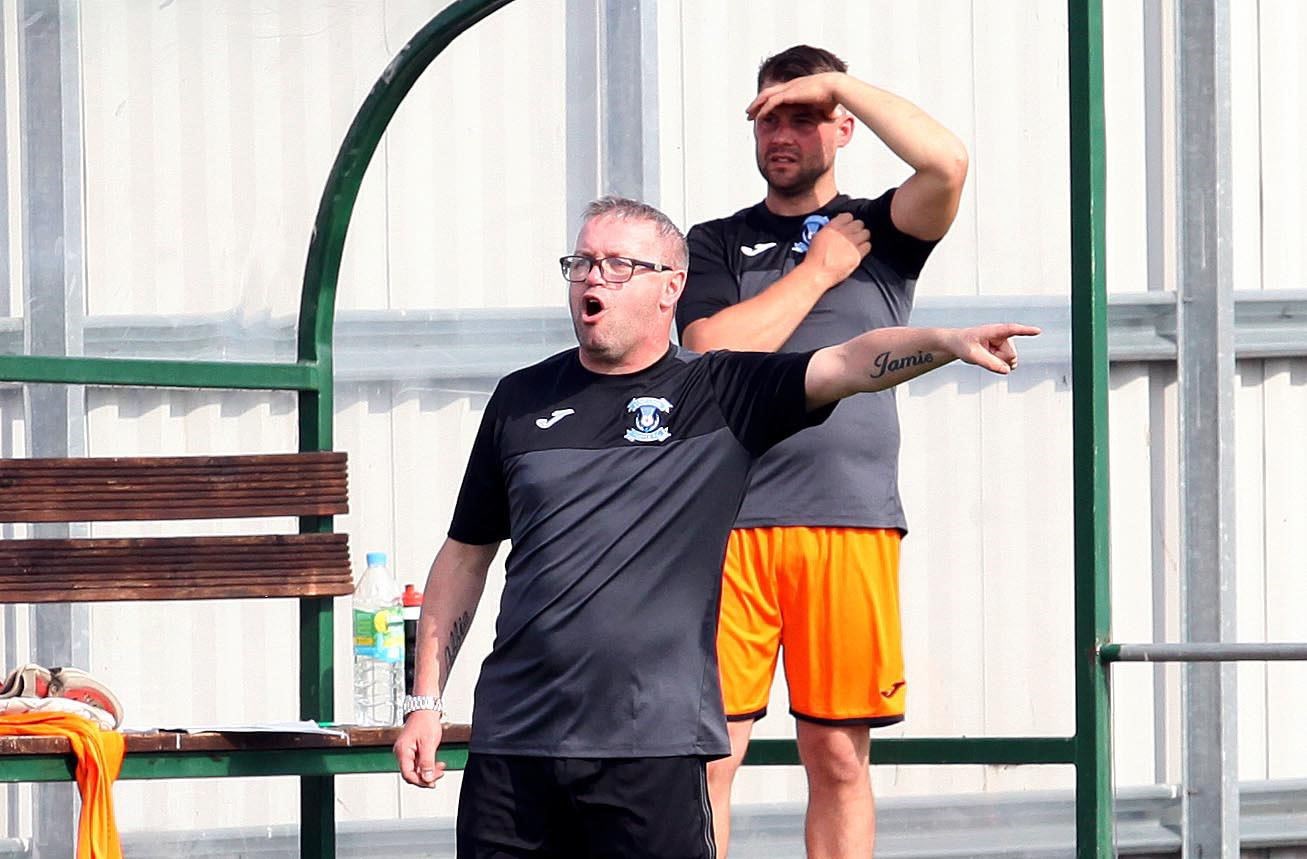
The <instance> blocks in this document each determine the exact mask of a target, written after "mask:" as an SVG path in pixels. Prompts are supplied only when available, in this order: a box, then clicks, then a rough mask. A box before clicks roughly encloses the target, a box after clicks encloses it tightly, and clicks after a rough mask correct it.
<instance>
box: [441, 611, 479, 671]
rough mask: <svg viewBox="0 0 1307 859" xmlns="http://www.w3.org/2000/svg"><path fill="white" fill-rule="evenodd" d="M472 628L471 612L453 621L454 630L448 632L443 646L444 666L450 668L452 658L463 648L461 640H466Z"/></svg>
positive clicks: (466, 612) (452, 662)
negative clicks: (447, 638)
mask: <svg viewBox="0 0 1307 859" xmlns="http://www.w3.org/2000/svg"><path fill="white" fill-rule="evenodd" d="M471 626H472V612H470V611H465V612H463V614H462V616H461V617H459V619H458V620H456V621H454V628H453V629H451V630H450V631H449V641H448V642H447V643H446V644H445V665H446V666H452V665H453V664H454V657H456V656H458V651H459V650H461V649H462V647H463V639H465V638H467V631H468V629H470V628H471Z"/></svg>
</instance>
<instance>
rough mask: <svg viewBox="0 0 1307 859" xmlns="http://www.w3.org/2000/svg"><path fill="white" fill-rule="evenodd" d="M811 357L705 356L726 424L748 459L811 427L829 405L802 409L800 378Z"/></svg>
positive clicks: (828, 411) (823, 417) (804, 401)
mask: <svg viewBox="0 0 1307 859" xmlns="http://www.w3.org/2000/svg"><path fill="white" fill-rule="evenodd" d="M812 355H813V353H812V352H727V351H722V352H710V353H708V354H707V355H705V356H704V357H703V359H702V360H705V361H709V362H711V363H710V364H709V367H710V369H709V374H710V376H711V379H712V385H713V390H714V392H715V393H716V395H717V402H718V405H719V407H720V408H721V410H722V415H723V416H724V417H725V419H726V423H727V425H728V426H729V427H730V428H731V431H732V432H733V433H734V434H735V437H736V438H738V439H739V440H740V443H741V444H743V445H744V446H745V448H746V449H748V451H749V452H750V453H752V454H753V455H754V456H760V455H761V454H763V453H765V452H766V451H767V450H768V448H770V447H771V446H772V445H774V444H777V443H779V442H781V441H784V440H785V439H787V438H789V437H790V436H792V435H794V434H795V433H796V432H798V431H799V430H802V429H806V428H807V427H811V426H816V425H817V424H820V423H821V422H822V421H824V420H826V418H828V417H829V416H830V414H831V412H832V411H834V410H835V405H836V404H835V403H831V404H829V405H826V406H823V407H821V408H819V409H815V410H813V411H809V410H808V404H807V401H808V398H807V387H806V378H807V374H808V362H809V361H810V360H812Z"/></svg>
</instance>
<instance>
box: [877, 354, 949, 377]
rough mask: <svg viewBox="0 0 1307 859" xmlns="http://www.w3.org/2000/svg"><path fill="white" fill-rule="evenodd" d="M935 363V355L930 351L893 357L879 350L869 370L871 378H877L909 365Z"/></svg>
mask: <svg viewBox="0 0 1307 859" xmlns="http://www.w3.org/2000/svg"><path fill="white" fill-rule="evenodd" d="M933 363H935V356H934V354H932V353H930V352H918V353H917V354H915V355H903V356H900V357H894V356H893V355H890V353H888V352H881V353H880V354H879V355H877V356H876V360H875V361H873V362H872V364H873V366H874V369H873V370H872V371H871V378H873V379H879V378H880V377H881V376H884V375H885V374H886V373H893V372H896V371H898V370H906V369H907V368H909V367H916V366H918V365H920V364H933Z"/></svg>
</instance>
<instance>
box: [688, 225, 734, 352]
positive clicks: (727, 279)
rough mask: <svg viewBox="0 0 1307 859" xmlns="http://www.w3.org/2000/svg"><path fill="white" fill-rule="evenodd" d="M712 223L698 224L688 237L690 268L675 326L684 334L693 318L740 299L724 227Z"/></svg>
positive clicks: (707, 315)
mask: <svg viewBox="0 0 1307 859" xmlns="http://www.w3.org/2000/svg"><path fill="white" fill-rule="evenodd" d="M713 223H714V222H709V223H706V224H697V225H696V226H694V227H692V228H691V229H690V234H689V235H688V236H686V239H685V241H686V244H687V245H688V246H689V249H690V270H689V272H688V276H687V277H686V280H685V291H684V292H683V293H682V294H681V300H680V301H679V302H678V303H677V305H676V329H677V331H678V332H680V333H681V334H682V336H684V334H685V328H686V326H688V325H689V324H690V323H691V322H695V321H697V320H699V319H704V318H706V317H709V316H712V315H713V314H714V313H717V312H718V311H719V310H724V309H725V308H727V307H730V306H731V305H732V304H736V303H737V302H738V301H739V300H740V285H739V283H738V282H737V281H736V277H735V273H734V272H732V271H731V269H730V266H729V265H728V263H727V260H726V249H725V245H724V244H723V243H722V236H721V230H720V229H713V227H712V225H713Z"/></svg>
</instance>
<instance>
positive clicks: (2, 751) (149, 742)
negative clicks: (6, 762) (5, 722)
mask: <svg viewBox="0 0 1307 859" xmlns="http://www.w3.org/2000/svg"><path fill="white" fill-rule="evenodd" d="M339 727H340V729H341V730H343V731H346V732H347V734H348V736H345V737H336V736H329V735H326V734H296V733H285V732H272V731H269V732H261V733H244V732H235V731H233V732H230V733H223V732H220V731H210V732H204V733H197V734H187V733H183V732H179V731H131V732H128V733H127V734H126V735H125V740H126V746H127V753H128V754H132V753H133V752H137V753H158V752H230V751H240V750H243V749H263V750H275V749H312V748H325V749H330V748H342V747H351V746H352V747H372V748H376V747H382V748H384V747H388V746H392V745H394V744H395V740H397V739H398V738H399V728H372V727H361V726H358V725H341V726H339ZM471 734H472V731H471V727H470V726H468V725H459V724H455V725H446V726H445V729H444V734H443V736H442V737H441V745H442V746H446V745H449V746H459V745H465V744H466V743H467V741H468V739H469V738H470V737H471ZM71 753H72V749H70V748H69V746H68V740H67V739H65V738H64V737H8V736H0V756H4V755H16V754H17V755H63V754H71Z"/></svg>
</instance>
